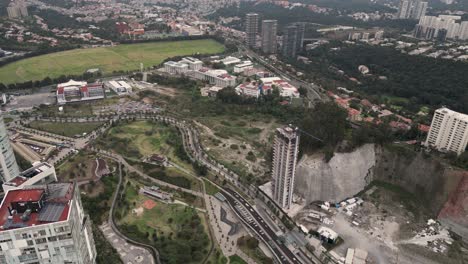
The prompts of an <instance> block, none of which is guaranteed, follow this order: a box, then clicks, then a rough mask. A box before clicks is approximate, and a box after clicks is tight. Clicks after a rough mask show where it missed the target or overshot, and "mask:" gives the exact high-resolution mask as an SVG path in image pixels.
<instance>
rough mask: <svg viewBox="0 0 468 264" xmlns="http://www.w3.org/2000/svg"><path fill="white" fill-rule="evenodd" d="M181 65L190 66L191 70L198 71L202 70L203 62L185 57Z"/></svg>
mask: <svg viewBox="0 0 468 264" xmlns="http://www.w3.org/2000/svg"><path fill="white" fill-rule="evenodd" d="M180 63H184V64H187V65H188V68H189V70H192V71H197V70H199V69H201V68H202V66H203V62H202V61H201V60H199V59H196V58H193V57H185V58H183V59H182V60H181V61H180Z"/></svg>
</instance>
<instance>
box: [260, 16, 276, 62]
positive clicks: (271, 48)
mask: <svg viewBox="0 0 468 264" xmlns="http://www.w3.org/2000/svg"><path fill="white" fill-rule="evenodd" d="M277 28H278V21H276V20H263V21H262V51H263V53H265V54H274V53H276V45H277V44H276V33H277Z"/></svg>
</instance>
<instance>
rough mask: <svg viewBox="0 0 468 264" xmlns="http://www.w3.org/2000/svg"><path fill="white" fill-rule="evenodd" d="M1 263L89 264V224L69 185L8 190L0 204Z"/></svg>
mask: <svg viewBox="0 0 468 264" xmlns="http://www.w3.org/2000/svg"><path fill="white" fill-rule="evenodd" d="M0 246H1V249H2V250H1V251H0V264H17V263H18V264H19V263H39V264H43V263H44V264H45V263H76V264H92V263H94V262H95V258H96V248H95V245H94V240H93V235H92V230H91V222H90V220H89V216H88V215H86V214H85V213H84V211H83V206H82V205H81V199H80V192H79V189H78V187H77V186H76V185H75V184H72V183H54V184H48V185H42V186H28V187H24V188H23V189H14V190H9V191H8V192H7V193H6V194H5V197H4V199H3V201H2V203H1V205H0Z"/></svg>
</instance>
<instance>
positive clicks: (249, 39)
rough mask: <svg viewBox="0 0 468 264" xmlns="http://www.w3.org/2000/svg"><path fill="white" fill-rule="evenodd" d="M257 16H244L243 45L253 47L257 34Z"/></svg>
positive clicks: (251, 14) (254, 14) (253, 14)
mask: <svg viewBox="0 0 468 264" xmlns="http://www.w3.org/2000/svg"><path fill="white" fill-rule="evenodd" d="M258 17H259V16H258V14H256V13H249V14H247V15H246V16H245V44H246V45H247V46H248V47H255V45H256V43H257V33H258Z"/></svg>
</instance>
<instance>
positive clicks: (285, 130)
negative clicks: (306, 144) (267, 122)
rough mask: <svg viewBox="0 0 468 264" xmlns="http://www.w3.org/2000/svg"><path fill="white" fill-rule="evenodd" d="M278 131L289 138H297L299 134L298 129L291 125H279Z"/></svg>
mask: <svg viewBox="0 0 468 264" xmlns="http://www.w3.org/2000/svg"><path fill="white" fill-rule="evenodd" d="M276 131H278V133H280V134H281V135H283V136H284V137H287V138H289V139H293V138H296V137H297V136H298V134H299V133H298V129H297V128H294V127H291V126H285V127H279V128H277V129H276Z"/></svg>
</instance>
